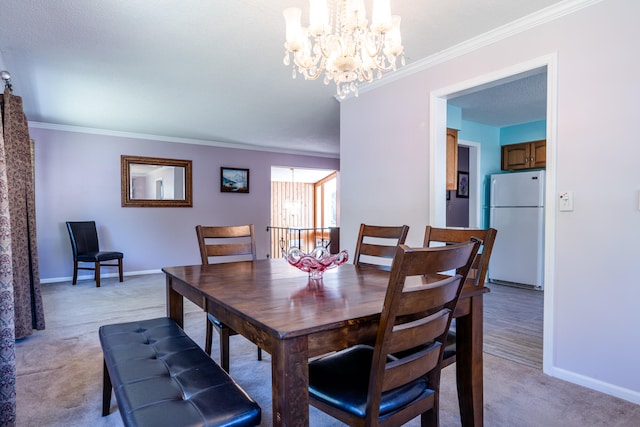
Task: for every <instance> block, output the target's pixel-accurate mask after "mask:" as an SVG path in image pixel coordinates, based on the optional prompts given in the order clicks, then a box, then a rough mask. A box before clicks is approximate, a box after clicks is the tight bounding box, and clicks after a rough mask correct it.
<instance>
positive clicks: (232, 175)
mask: <svg viewBox="0 0 640 427" xmlns="http://www.w3.org/2000/svg"><path fill="white" fill-rule="evenodd" d="M220 192H222V193H248V192H249V169H238V168H227V167H221V168H220Z"/></svg>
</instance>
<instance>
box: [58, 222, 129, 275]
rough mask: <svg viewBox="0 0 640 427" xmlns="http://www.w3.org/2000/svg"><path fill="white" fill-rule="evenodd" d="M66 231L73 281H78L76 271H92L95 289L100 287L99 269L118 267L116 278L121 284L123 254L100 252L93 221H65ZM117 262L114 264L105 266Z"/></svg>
mask: <svg viewBox="0 0 640 427" xmlns="http://www.w3.org/2000/svg"><path fill="white" fill-rule="evenodd" d="M66 224H67V230H68V231H69V238H70V239H71V250H72V252H73V281H72V283H73V284H74V285H75V284H76V283H77V281H78V270H93V271H94V273H93V278H94V280H95V281H96V288H99V287H100V267H101V266H102V267H118V276H119V278H120V281H121V282H122V280H123V279H122V258H123V257H124V254H123V253H122V252H116V251H101V250H100V244H99V243H98V232H97V230H96V223H95V221H67V223H66ZM107 261H117V263H116V264H105V262H107ZM80 263H91V264H93V266H92V267H80V265H84V264H80Z"/></svg>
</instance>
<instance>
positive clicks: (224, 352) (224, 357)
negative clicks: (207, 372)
mask: <svg viewBox="0 0 640 427" xmlns="http://www.w3.org/2000/svg"><path fill="white" fill-rule="evenodd" d="M218 332H220V366H221V367H222V369H224V370H225V371H227V372H229V335H230V333H229V332H230V329H229V328H228V327H224V328H222V329H220V330H219V331H218Z"/></svg>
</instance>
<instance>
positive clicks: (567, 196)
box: [560, 191, 573, 212]
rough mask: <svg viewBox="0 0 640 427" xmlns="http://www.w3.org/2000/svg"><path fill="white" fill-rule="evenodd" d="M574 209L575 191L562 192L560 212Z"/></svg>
mask: <svg viewBox="0 0 640 427" xmlns="http://www.w3.org/2000/svg"><path fill="white" fill-rule="evenodd" d="M571 211H573V191H561V192H560V212H571Z"/></svg>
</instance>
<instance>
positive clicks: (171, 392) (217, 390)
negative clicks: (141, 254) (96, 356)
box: [99, 317, 261, 426]
mask: <svg viewBox="0 0 640 427" xmlns="http://www.w3.org/2000/svg"><path fill="white" fill-rule="evenodd" d="M99 335H100V343H101V344H102V348H103V352H104V362H105V367H106V369H107V370H108V374H109V377H110V379H111V383H112V385H113V390H114V393H115V396H116V400H117V401H118V406H119V410H120V415H121V416H122V419H123V421H124V424H125V425H127V426H182V425H184V426H187V425H188V426H254V425H258V424H259V423H260V417H261V411H260V407H259V406H258V404H257V403H256V402H255V401H254V400H253V399H251V397H249V396H248V395H247V394H246V393H245V392H244V390H242V388H241V387H240V386H239V385H238V384H237V383H236V382H235V381H234V380H233V379H232V378H231V377H230V376H229V375H228V374H227V373H226V372H225V371H224V370H223V369H222V368H220V366H218V365H217V364H216V362H215V361H214V360H213V359H211V358H210V357H209V356H208V355H207V354H206V353H205V352H204V351H203V350H202V349H201V348H200V347H199V346H198V345H197V344H196V343H195V342H194V341H193V340H191V338H189V337H188V336H187V334H186V333H185V332H184V331H183V330H182V329H181V328H180V327H179V326H178V325H177V324H176V323H175V322H174V321H173V320H171V319H169V318H166V317H163V318H158V319H151V320H144V321H139V322H129V323H120V324H113V325H105V326H102V327H100V331H99Z"/></svg>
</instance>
